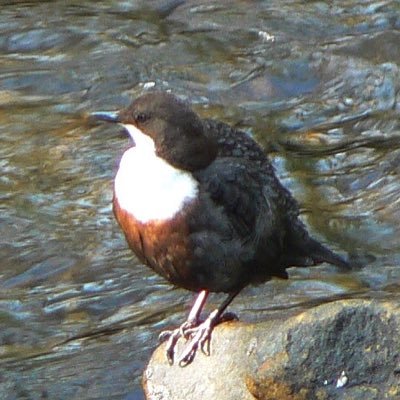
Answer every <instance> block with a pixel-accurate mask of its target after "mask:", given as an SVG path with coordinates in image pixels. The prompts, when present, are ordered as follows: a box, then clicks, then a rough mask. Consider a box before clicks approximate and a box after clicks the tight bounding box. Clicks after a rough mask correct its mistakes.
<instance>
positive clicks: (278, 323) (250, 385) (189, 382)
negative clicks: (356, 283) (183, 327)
mask: <svg viewBox="0 0 400 400" xmlns="http://www.w3.org/2000/svg"><path fill="white" fill-rule="evenodd" d="M180 345H181V347H179V349H182V347H183V346H184V343H183V342H182V343H180ZM143 385H144V389H145V393H146V398H147V399H149V400H161V399H163V400H169V399H171V400H173V399H179V400H181V399H186V400H190V399H197V400H198V399H217V400H223V399H230V400H236V399H237V400H253V399H260V400H261V399H262V400H313V399H315V400H329V399H343V400H345V399H346V400H350V399H354V400H357V399H360V400H361V399H362V400H369V399H371V400H372V399H374V400H375V399H376V400H378V399H379V400H381V399H400V298H395V299H394V300H393V299H391V300H359V299H358V300H341V301H335V302H332V303H328V304H324V305H320V306H318V307H315V308H312V309H309V310H307V311H305V312H302V313H300V314H298V315H295V316H293V315H291V316H288V315H287V316H283V317H281V318H280V319H275V320H269V321H265V322H260V323H255V324H246V323H243V322H238V321H233V322H226V323H223V324H221V325H219V326H217V327H216V329H215V330H214V332H213V337H212V343H211V355H210V356H206V355H204V354H202V353H201V352H198V353H197V355H196V358H195V360H194V361H193V363H192V364H190V365H188V366H186V367H183V368H182V367H179V366H178V365H172V366H170V365H169V364H168V362H167V360H166V357H165V353H164V345H161V346H159V348H158V349H156V351H155V352H154V354H153V356H152V358H151V360H150V362H149V365H148V367H147V369H146V371H145V373H144V376H143Z"/></svg>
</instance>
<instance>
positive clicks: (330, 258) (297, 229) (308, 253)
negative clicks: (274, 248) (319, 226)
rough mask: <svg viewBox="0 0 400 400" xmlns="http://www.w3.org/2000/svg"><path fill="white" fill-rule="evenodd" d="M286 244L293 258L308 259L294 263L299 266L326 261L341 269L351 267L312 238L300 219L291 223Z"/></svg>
mask: <svg viewBox="0 0 400 400" xmlns="http://www.w3.org/2000/svg"><path fill="white" fill-rule="evenodd" d="M292 222H293V221H292ZM287 245H288V249H290V253H291V254H292V257H293V258H294V259H297V260H299V261H300V260H302V259H303V260H307V261H308V262H305V263H300V262H299V263H295V264H294V265H297V266H299V267H300V266H310V265H317V264H321V263H323V262H327V263H329V264H333V265H336V266H337V267H339V268H341V269H345V270H350V269H351V265H350V263H349V262H348V261H347V260H345V259H344V258H343V257H341V256H340V255H338V254H336V253H334V252H333V251H332V250H330V249H328V248H327V247H326V246H324V245H323V244H322V243H320V242H318V241H317V240H315V239H313V238H312V237H311V236H310V235H309V234H308V232H307V230H306V228H305V226H304V225H303V224H302V222H301V221H300V220H297V221H296V222H295V223H294V224H293V223H292V229H291V230H290V236H289V237H288V238H287Z"/></svg>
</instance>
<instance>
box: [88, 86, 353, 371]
mask: <svg viewBox="0 0 400 400" xmlns="http://www.w3.org/2000/svg"><path fill="white" fill-rule="evenodd" d="M91 115H92V117H93V118H94V119H96V120H98V121H106V122H111V123H117V124H120V125H122V126H123V127H124V130H125V131H126V132H127V133H128V134H129V136H130V137H131V139H132V146H131V147H129V148H128V150H126V151H125V153H124V154H123V155H122V158H121V161H120V164H119V169H118V171H117V173H116V176H115V180H114V196H113V210H114V215H115V218H116V220H117V221H118V223H119V225H120V227H121V229H122V231H123V233H124V235H125V238H126V241H127V243H128V244H129V246H130V248H131V249H132V250H133V252H134V253H135V254H136V256H137V258H138V259H139V260H140V262H142V263H143V264H145V265H147V266H149V267H150V268H151V269H152V270H153V271H154V272H156V273H157V274H159V275H161V276H162V277H163V278H165V279H166V280H167V281H168V282H170V283H171V284H173V285H174V286H177V287H180V288H184V289H187V290H190V291H193V292H196V293H197V294H198V295H197V299H196V301H195V302H194V305H193V307H192V309H191V310H190V312H189V315H188V317H187V319H186V320H185V321H184V322H183V323H182V325H181V326H179V327H178V328H176V329H172V330H170V331H165V332H162V333H161V334H160V340H161V341H166V342H167V343H166V357H167V359H168V361H169V363H170V364H173V363H174V361H175V360H176V361H177V362H178V363H179V365H181V366H184V365H187V364H189V363H191V362H192V361H193V359H194V358H195V355H196V352H197V351H198V350H199V349H200V350H201V351H203V352H204V353H205V354H209V349H210V342H211V336H212V331H213V329H214V327H215V326H216V325H217V324H218V323H219V322H220V321H221V320H222V319H223V315H224V312H225V310H226V308H227V307H228V305H229V304H230V303H231V302H232V300H233V299H234V298H235V297H236V296H237V294H238V293H239V292H240V291H241V290H242V289H243V288H244V287H246V286H248V285H254V284H261V283H263V282H266V281H268V280H270V279H271V278H273V277H278V278H283V279H287V278H288V273H287V271H286V269H287V268H289V267H310V266H314V265H318V264H321V263H323V262H327V263H330V264H333V265H335V266H337V267H339V268H341V269H344V270H348V269H349V268H350V264H349V262H348V261H347V260H346V259H345V258H344V257H342V256H341V255H339V254H336V253H334V252H333V251H332V250H330V249H329V248H328V247H326V246H325V245H323V244H322V243H320V242H319V241H318V240H316V239H314V238H313V237H312V236H311V235H310V234H309V233H308V231H307V229H306V227H305V225H304V223H303V222H302V221H301V219H300V216H299V215H300V210H299V205H298V203H297V201H296V200H295V199H294V197H293V196H292V195H291V193H290V192H289V190H288V189H286V188H285V187H284V186H283V185H282V184H281V182H280V181H279V179H278V178H277V176H276V173H275V170H274V167H273V166H272V164H271V162H270V160H269V158H268V156H267V155H266V154H265V152H264V151H263V149H262V147H261V146H260V145H259V144H258V143H257V142H256V141H255V140H254V139H253V138H252V137H251V136H250V135H249V134H248V133H247V132H245V131H243V130H239V129H236V128H234V127H231V126H230V125H228V124H225V123H224V122H221V121H217V120H213V119H202V118H201V117H200V116H199V115H198V114H197V113H195V112H194V111H193V109H192V108H191V106H190V104H189V103H187V102H186V101H184V100H181V99H180V98H178V97H177V96H175V95H173V94H172V93H170V92H165V91H154V92H147V93H145V94H142V95H141V96H139V97H138V98H137V99H135V100H134V101H133V102H132V103H131V104H130V105H129V106H127V107H126V108H124V109H122V110H120V111H98V112H93V113H92V114H91ZM210 292H217V293H225V294H226V298H225V300H224V301H223V302H222V303H221V305H220V306H219V307H218V308H217V309H215V310H214V311H212V312H211V313H210V314H209V316H208V317H207V318H206V319H204V320H202V319H201V312H202V310H203V308H204V305H205V304H206V300H207V297H208V295H209V293H210ZM181 338H183V339H185V340H186V343H185V346H184V349H183V351H181V353H180V354H179V355H176V354H175V353H176V352H177V350H176V348H177V346H176V344H177V342H178V341H179V339H181Z"/></svg>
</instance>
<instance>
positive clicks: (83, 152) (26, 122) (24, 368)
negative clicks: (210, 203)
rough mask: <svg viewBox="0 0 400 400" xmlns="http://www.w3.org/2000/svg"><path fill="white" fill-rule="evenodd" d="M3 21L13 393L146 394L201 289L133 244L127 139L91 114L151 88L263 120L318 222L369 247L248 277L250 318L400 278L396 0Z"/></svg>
mask: <svg viewBox="0 0 400 400" xmlns="http://www.w3.org/2000/svg"><path fill="white" fill-rule="evenodd" d="M332 4H333V3H332ZM0 33H1V34H0V140H1V146H0V166H1V171H2V173H1V179H0V187H1V192H0V196H1V213H0V220H1V225H0V237H1V247H0V256H1V261H2V268H1V275H0V289H1V290H0V324H1V329H0V346H1V354H0V369H1V374H0V393H1V395H2V396H1V397H2V398H7V399H8V398H9V399H14V398H29V399H39V398H45V397H46V396H47V397H48V398H51V399H66V398H69V399H72V398H76V399H78V398H79V399H82V398H108V399H110V398H113V399H114V398H115V399H135V400H137V399H142V398H143V397H142V396H143V395H142V392H141V388H140V376H141V373H142V371H143V369H144V367H145V364H146V362H147V360H148V359H149V358H150V355H151V352H152V349H153V348H154V347H155V346H156V345H157V335H158V333H159V332H160V330H162V329H163V328H166V327H170V326H172V325H174V324H177V323H178V322H179V321H180V320H182V319H183V318H184V315H185V313H186V312H187V309H188V308H189V306H190V301H191V300H190V299H191V294H190V293H187V292H185V291H183V290H178V289H172V288H171V287H170V286H169V285H168V284H166V283H165V282H164V281H163V280H162V279H161V278H159V277H157V276H155V275H154V274H153V273H152V272H151V271H150V270H149V269H147V268H146V267H144V266H142V265H140V264H139V263H138V262H137V261H136V260H135V258H134V256H133V255H132V254H131V252H130V251H129V250H128V249H127V245H126V243H125V241H124V238H123V235H122V234H121V232H120V230H119V228H118V226H117V225H116V223H115V221H114V219H113V216H112V211H111V204H110V203H111V198H112V180H113V176H114V174H115V171H116V168H117V165H118V159H119V157H120V156H121V154H122V152H123V151H124V149H126V148H127V147H128V146H129V141H128V139H126V138H125V139H124V138H122V136H121V135H120V129H119V128H118V127H108V126H94V125H93V124H91V123H90V122H89V120H88V119H87V113H88V112H90V111H94V110H103V109H111V110H115V109H117V108H119V107H122V106H124V105H126V104H128V103H129V102H130V100H131V99H132V98H134V97H136V96H138V95H140V94H141V93H143V92H144V91H146V90H148V88H149V87H156V88H158V89H161V90H167V89H168V90H171V91H173V92H174V93H176V94H178V95H180V96H182V97H183V98H186V99H188V100H189V101H191V102H192V103H193V104H194V107H195V109H196V111H198V112H199V113H200V114H201V115H203V116H205V117H213V118H218V119H221V120H224V121H225V122H228V123H230V124H232V125H235V126H238V127H240V128H242V129H245V130H247V131H249V132H250V133H251V134H253V135H254V137H255V138H256V139H257V140H258V141H259V142H260V143H261V144H262V145H263V147H264V148H265V150H266V151H267V152H268V153H269V154H270V157H271V159H272V161H273V163H274V165H275V167H276V169H277V172H278V174H279V176H280V177H281V179H282V180H283V182H284V183H285V185H286V186H287V187H289V188H290V189H291V190H292V191H293V193H294V194H295V196H296V198H297V199H298V200H299V202H300V204H301V206H302V210H303V217H304V220H305V221H306V223H307V224H308V226H309V227H310V230H311V231H312V232H313V234H314V235H315V236H317V237H318V238H320V239H321V240H323V241H324V242H326V243H328V244H329V245H330V246H331V247H332V248H334V249H335V250H337V251H340V252H343V253H346V252H347V253H350V254H351V255H352V257H355V258H356V259H358V260H360V262H362V263H363V264H365V267H364V268H363V269H361V270H358V271H354V272H352V273H350V274H346V275H345V274H341V273H339V272H338V271H336V270H335V269H334V268H332V267H330V266H326V265H325V266H320V267H318V268H314V269H304V270H292V271H290V275H291V278H292V279H291V280H289V281H287V282H286V281H285V282H283V281H272V282H269V283H267V284H265V285H262V286H260V287H256V288H247V289H246V290H244V291H243V293H242V294H241V295H240V296H239V297H238V298H237V299H236V300H235V302H234V303H233V304H232V306H231V309H232V310H235V311H236V312H237V313H238V314H239V316H240V318H241V319H242V320H245V321H246V320H247V321H254V320H257V319H262V318H268V315H270V314H271V313H276V312H278V313H279V312H282V310H284V309H287V308H295V309H300V310H301V309H302V308H304V307H309V306H310V305H312V304H315V303H318V302H323V301H326V300H327V299H329V298H332V297H337V296H339V297H340V296H355V295H360V293H362V294H363V295H365V296H376V295H379V296H390V295H391V293H392V292H393V291H398V290H399V281H400V269H399V267H398V266H399V263H400V242H399V235H400V229H399V226H400V200H399V198H400V129H399V124H400V122H399V121H400V119H399V111H400V104H399V99H398V93H399V82H400V79H399V78H400V76H399V75H400V73H399V63H400V47H399V43H400V6H399V3H398V2H397V1H380V2H373V1H345V0H342V1H337V2H334V5H330V3H326V2H302V1H282V2H281V1H279V2H278V1H276V2H274V1H272V2H249V1H234V2H232V1H229V2H228V1H219V2H213V1H201V2H198V1H183V0H182V1H179V0H175V1H174V0H170V1H136V2H135V1H122V2H121V1H99V2H89V1H86V2H85V1H80V2H77V1H69V2H65V1H49V2H46V1H30V2H29V1H3V2H2V3H1V12H0ZM220 299H221V297H220V296H214V297H212V299H211V305H210V307H212V305H216V304H218V302H219V301H220Z"/></svg>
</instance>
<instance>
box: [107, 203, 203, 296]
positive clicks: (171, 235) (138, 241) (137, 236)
mask: <svg viewBox="0 0 400 400" xmlns="http://www.w3.org/2000/svg"><path fill="white" fill-rule="evenodd" d="M113 205H114V214H115V217H116V219H117V221H118V223H119V224H120V226H121V228H122V230H123V232H124V234H125V237H126V240H127V242H128V244H129V246H130V247H131V249H132V250H133V251H134V253H135V254H136V256H137V257H138V258H139V260H140V261H141V262H143V263H144V264H146V265H148V266H149V267H150V268H152V269H153V270H154V271H155V272H156V273H158V274H159V275H161V276H163V277H164V278H165V279H166V280H168V281H169V282H171V283H172V284H174V285H176V286H180V287H184V288H186V289H189V290H199V289H201V288H200V287H198V284H197V282H196V278H195V276H193V271H191V268H190V267H191V262H192V257H193V251H192V246H191V244H190V239H189V227H188V225H187V223H186V221H185V215H186V212H185V211H183V212H180V213H179V214H178V215H176V216H175V217H174V218H173V219H171V220H167V221H151V222H146V223H145V224H144V223H141V222H140V221H137V220H136V219H135V218H134V217H133V216H132V215H131V214H129V213H128V212H127V211H125V210H124V209H122V208H121V207H120V205H119V203H118V200H117V199H116V198H115V197H114V200H113ZM189 207H190V206H189Z"/></svg>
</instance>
